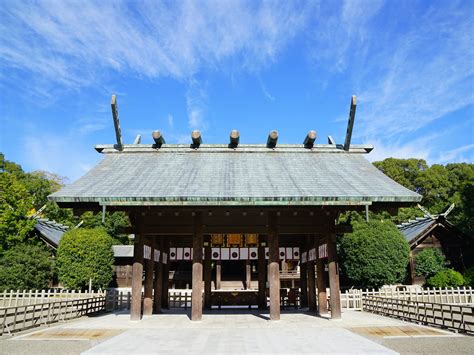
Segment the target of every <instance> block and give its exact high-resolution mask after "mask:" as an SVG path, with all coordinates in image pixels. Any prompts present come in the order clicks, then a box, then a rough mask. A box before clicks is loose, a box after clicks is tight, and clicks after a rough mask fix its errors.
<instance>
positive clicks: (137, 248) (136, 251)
mask: <svg viewBox="0 0 474 355" xmlns="http://www.w3.org/2000/svg"><path fill="white" fill-rule="evenodd" d="M133 259H134V260H133V269H132V302H131V305H130V320H134V321H135V320H140V318H141V313H142V277H143V236H141V235H138V234H137V235H135V244H134V247H133Z"/></svg>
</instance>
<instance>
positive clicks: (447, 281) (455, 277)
mask: <svg viewBox="0 0 474 355" xmlns="http://www.w3.org/2000/svg"><path fill="white" fill-rule="evenodd" d="M426 284H427V285H428V286H431V287H459V286H463V285H464V278H463V277H462V275H461V274H460V273H459V272H457V271H455V270H453V269H446V270H443V271H440V272H438V273H437V274H436V275H434V276H432V277H430V278H429V279H428V280H426Z"/></svg>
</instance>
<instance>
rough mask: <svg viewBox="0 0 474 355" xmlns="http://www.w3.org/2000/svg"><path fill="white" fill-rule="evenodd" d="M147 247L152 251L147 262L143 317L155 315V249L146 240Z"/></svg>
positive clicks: (148, 240)
mask: <svg viewBox="0 0 474 355" xmlns="http://www.w3.org/2000/svg"><path fill="white" fill-rule="evenodd" d="M146 246H147V247H148V248H150V249H151V255H150V259H146V260H145V261H144V262H145V291H144V298H143V315H144V316H150V315H152V314H153V247H152V246H151V242H150V239H149V238H147V239H146Z"/></svg>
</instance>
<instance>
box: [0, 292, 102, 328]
mask: <svg viewBox="0 0 474 355" xmlns="http://www.w3.org/2000/svg"><path fill="white" fill-rule="evenodd" d="M104 309H105V294H101V295H96V296H94V297H87V298H76V299H68V300H66V299H63V300H60V299H59V300H58V298H55V299H53V298H49V299H48V300H47V302H44V303H32V304H25V305H17V306H11V307H5V308H0V320H1V325H0V329H1V332H0V335H3V334H10V335H12V333H14V332H18V331H21V330H25V329H29V328H33V327H37V326H40V325H42V324H44V325H48V324H50V323H53V322H58V321H66V320H68V319H72V318H77V317H81V316H83V315H87V314H91V313H96V312H99V311H102V310H104Z"/></svg>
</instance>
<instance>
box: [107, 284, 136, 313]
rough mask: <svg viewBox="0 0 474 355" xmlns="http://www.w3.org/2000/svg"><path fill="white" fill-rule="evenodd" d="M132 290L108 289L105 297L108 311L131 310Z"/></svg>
mask: <svg viewBox="0 0 474 355" xmlns="http://www.w3.org/2000/svg"><path fill="white" fill-rule="evenodd" d="M131 299H132V292H131V291H129V290H116V289H108V290H107V294H106V298H105V310H106V311H107V312H112V311H122V310H124V309H126V310H130V303H131Z"/></svg>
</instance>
